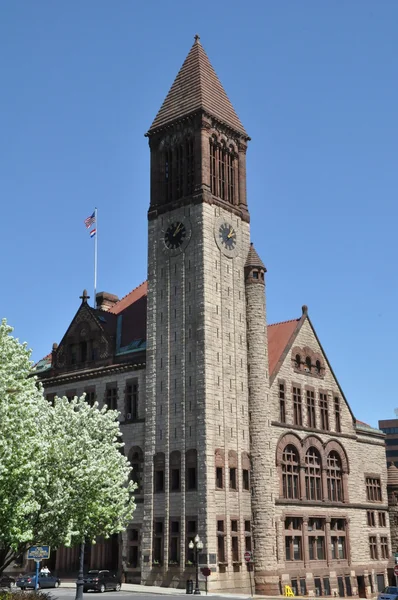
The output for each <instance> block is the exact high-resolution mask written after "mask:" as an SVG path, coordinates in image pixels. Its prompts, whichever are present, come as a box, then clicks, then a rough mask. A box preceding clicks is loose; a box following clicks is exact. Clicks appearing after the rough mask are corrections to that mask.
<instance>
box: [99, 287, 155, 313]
mask: <svg viewBox="0 0 398 600" xmlns="http://www.w3.org/2000/svg"><path fill="white" fill-rule="evenodd" d="M147 292H148V282H147V281H144V282H143V283H141V285H139V286H138V287H136V288H134V289H133V290H132V291H131V292H130V293H129V294H126V296H124V297H123V298H121V299H120V300H119V302H116V304H114V305H113V306H112V308H111V309H110V310H109V312H110V313H113V314H114V315H118V314H119V313H121V312H122V311H123V310H124V309H125V308H127V307H128V306H131V304H133V303H134V302H136V301H137V300H139V299H140V298H142V296H146V295H147Z"/></svg>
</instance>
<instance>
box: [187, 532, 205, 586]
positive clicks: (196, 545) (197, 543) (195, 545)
mask: <svg viewBox="0 0 398 600" xmlns="http://www.w3.org/2000/svg"><path fill="white" fill-rule="evenodd" d="M188 547H189V549H190V550H193V549H195V567H196V569H195V570H196V581H195V591H194V594H200V589H199V552H200V551H201V550H203V542H202V540H201V539H200V537H199V536H198V535H197V534H196V535H195V539H194V540H193V541H192V540H191V541H190V542H189V544H188Z"/></svg>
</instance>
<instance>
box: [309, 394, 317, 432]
mask: <svg viewBox="0 0 398 600" xmlns="http://www.w3.org/2000/svg"><path fill="white" fill-rule="evenodd" d="M307 426H308V427H312V428H313V429H315V427H316V416H315V393H314V392H313V391H312V390H307Z"/></svg>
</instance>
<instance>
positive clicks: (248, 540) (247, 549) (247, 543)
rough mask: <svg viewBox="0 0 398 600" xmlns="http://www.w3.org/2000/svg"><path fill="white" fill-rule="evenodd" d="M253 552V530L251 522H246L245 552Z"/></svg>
mask: <svg viewBox="0 0 398 600" xmlns="http://www.w3.org/2000/svg"><path fill="white" fill-rule="evenodd" d="M251 550H252V528H251V523H250V521H245V552H251Z"/></svg>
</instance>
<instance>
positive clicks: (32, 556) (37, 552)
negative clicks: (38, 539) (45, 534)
mask: <svg viewBox="0 0 398 600" xmlns="http://www.w3.org/2000/svg"><path fill="white" fill-rule="evenodd" d="M49 558H50V546H31V547H30V548H29V550H28V560H36V561H41V560H47V559H49Z"/></svg>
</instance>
